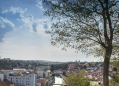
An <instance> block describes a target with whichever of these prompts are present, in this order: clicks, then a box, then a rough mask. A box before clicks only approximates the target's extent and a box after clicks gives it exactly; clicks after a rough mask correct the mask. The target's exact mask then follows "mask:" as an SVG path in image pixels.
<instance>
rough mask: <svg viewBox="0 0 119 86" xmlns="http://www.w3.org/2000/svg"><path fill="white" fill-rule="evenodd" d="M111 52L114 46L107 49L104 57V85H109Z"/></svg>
mask: <svg viewBox="0 0 119 86" xmlns="http://www.w3.org/2000/svg"><path fill="white" fill-rule="evenodd" d="M111 53H112V46H110V47H108V48H107V49H106V53H105V57H104V67H103V85H104V86H109V79H108V74H109V62H110V57H111Z"/></svg>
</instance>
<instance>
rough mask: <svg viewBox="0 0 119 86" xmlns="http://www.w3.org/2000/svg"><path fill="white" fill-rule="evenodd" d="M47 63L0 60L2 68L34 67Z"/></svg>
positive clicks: (0, 67)
mask: <svg viewBox="0 0 119 86" xmlns="http://www.w3.org/2000/svg"><path fill="white" fill-rule="evenodd" d="M44 65H46V63H44V62H39V61H24V60H0V69H11V68H26V69H27V68H34V67H37V66H44Z"/></svg>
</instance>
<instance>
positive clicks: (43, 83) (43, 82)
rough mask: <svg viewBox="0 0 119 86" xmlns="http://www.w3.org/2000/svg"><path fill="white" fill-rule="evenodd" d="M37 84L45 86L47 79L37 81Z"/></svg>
mask: <svg viewBox="0 0 119 86" xmlns="http://www.w3.org/2000/svg"><path fill="white" fill-rule="evenodd" d="M37 82H41V86H45V83H46V80H45V78H43V79H37Z"/></svg>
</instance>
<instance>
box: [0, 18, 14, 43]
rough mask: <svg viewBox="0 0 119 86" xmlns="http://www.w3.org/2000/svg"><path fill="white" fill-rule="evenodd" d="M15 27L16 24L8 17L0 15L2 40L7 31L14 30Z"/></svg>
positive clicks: (0, 35)
mask: <svg viewBox="0 0 119 86" xmlns="http://www.w3.org/2000/svg"><path fill="white" fill-rule="evenodd" d="M13 28H14V24H13V23H12V22H11V21H9V20H7V19H6V18H3V17H0V42H2V41H3V40H2V39H3V38H4V35H5V34H6V33H7V32H10V31H11V30H13Z"/></svg>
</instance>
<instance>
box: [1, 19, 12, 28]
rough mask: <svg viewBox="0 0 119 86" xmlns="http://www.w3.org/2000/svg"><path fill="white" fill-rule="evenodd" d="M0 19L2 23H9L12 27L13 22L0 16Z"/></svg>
mask: <svg viewBox="0 0 119 86" xmlns="http://www.w3.org/2000/svg"><path fill="white" fill-rule="evenodd" d="M0 19H1V20H2V22H3V23H7V24H9V25H10V26H11V27H14V24H13V23H12V22H11V21H9V20H7V19H6V18H3V17H0ZM2 25H3V24H2ZM4 27H5V25H4Z"/></svg>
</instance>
